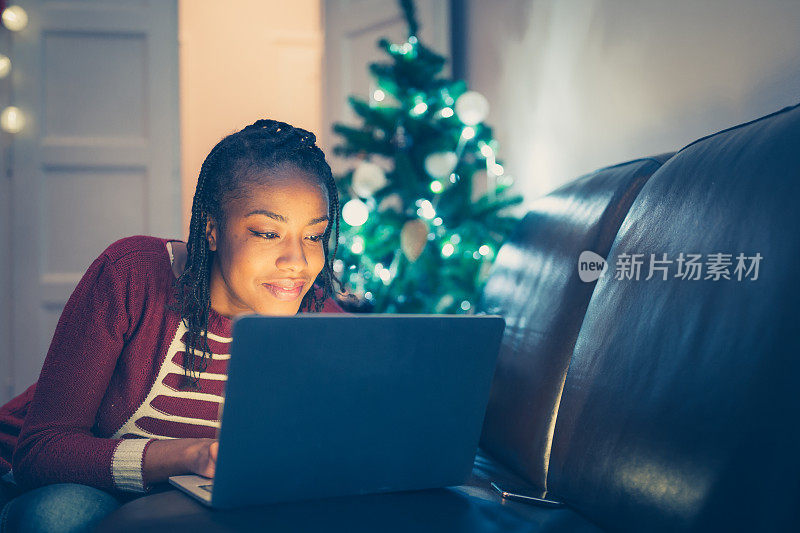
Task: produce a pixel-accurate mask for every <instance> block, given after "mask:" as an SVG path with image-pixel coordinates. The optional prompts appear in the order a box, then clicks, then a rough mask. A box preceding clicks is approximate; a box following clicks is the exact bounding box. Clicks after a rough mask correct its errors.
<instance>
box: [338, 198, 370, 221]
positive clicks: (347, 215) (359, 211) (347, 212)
mask: <svg viewBox="0 0 800 533" xmlns="http://www.w3.org/2000/svg"><path fill="white" fill-rule="evenodd" d="M342 218H343V219H344V221H345V222H347V223H348V224H349V225H351V226H353V227H355V226H361V225H362V224H364V222H366V221H367V219H368V218H369V208H368V207H367V204H365V203H364V202H362V201H361V200H359V199H357V198H354V199H352V200H350V201H349V202H347V203H346V204H344V206H343V207H342Z"/></svg>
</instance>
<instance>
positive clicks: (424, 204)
mask: <svg viewBox="0 0 800 533" xmlns="http://www.w3.org/2000/svg"><path fill="white" fill-rule="evenodd" d="M417 202H418V204H417V205H419V209H417V215H418V216H421V217H422V218H426V219H428V220H431V219H433V218H434V217H435V216H436V210H435V209H434V208H433V204H432V203H431V202H430V200H417Z"/></svg>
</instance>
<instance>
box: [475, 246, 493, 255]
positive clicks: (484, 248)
mask: <svg viewBox="0 0 800 533" xmlns="http://www.w3.org/2000/svg"><path fill="white" fill-rule="evenodd" d="M478 252H480V254H481V255H489V254H490V253H492V249H491V248H489V247H488V246H487V245H485V244H484V245H483V246H481V247H480V248H478Z"/></svg>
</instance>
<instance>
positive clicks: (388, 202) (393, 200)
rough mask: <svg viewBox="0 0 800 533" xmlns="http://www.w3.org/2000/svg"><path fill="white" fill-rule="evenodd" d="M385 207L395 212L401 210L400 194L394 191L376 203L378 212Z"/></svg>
mask: <svg viewBox="0 0 800 533" xmlns="http://www.w3.org/2000/svg"><path fill="white" fill-rule="evenodd" d="M387 209H391V210H392V211H394V212H395V213H402V212H403V199H402V198H400V195H399V194H397V193H396V192H394V193H392V194H389V195H387V196H386V197H385V198H384V199H383V200H381V201H380V203H379V204H378V213H383V212H385V211H386V210H387Z"/></svg>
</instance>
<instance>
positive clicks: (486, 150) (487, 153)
mask: <svg viewBox="0 0 800 533" xmlns="http://www.w3.org/2000/svg"><path fill="white" fill-rule="evenodd" d="M481 154H483V157H491V156H493V155H494V150H492V147H491V146H489V145H488V144H485V143H484V144H482V145H481Z"/></svg>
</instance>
